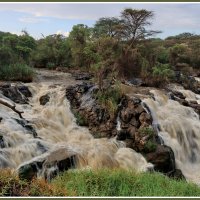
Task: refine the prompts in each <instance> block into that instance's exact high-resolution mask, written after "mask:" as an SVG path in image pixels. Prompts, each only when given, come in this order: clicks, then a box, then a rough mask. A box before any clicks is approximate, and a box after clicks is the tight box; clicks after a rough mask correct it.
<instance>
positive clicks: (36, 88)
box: [0, 71, 152, 171]
mask: <svg viewBox="0 0 200 200" xmlns="http://www.w3.org/2000/svg"><path fill="white" fill-rule="evenodd" d="M70 84H74V82H73V80H72V79H70V76H69V75H68V74H64V73H61V72H49V71H48V72H47V71H43V72H42V71H41V72H40V74H39V75H38V76H37V80H36V81H35V82H33V83H28V84H26V86H28V88H29V89H30V91H31V93H32V97H31V98H29V104H16V108H17V109H18V110H23V111H24V113H23V117H24V118H25V119H26V120H27V121H29V123H30V124H31V125H32V126H33V128H34V129H35V131H36V133H37V137H33V135H31V134H30V133H29V132H28V130H26V129H25V127H23V126H22V125H20V124H19V123H18V120H21V119H20V118H19V116H18V115H17V114H16V113H15V112H13V111H12V110H11V109H9V108H7V107H5V106H3V105H1V104H0V117H2V120H1V122H0V136H1V137H2V138H3V142H4V143H5V146H4V148H1V149H0V167H1V168H5V167H10V168H13V169H17V168H18V167H19V166H20V165H21V164H23V163H26V162H29V161H30V160H33V159H37V158H38V157H41V156H43V155H46V154H48V153H49V152H51V151H52V150H55V149H59V148H63V147H65V148H66V149H68V150H69V153H74V154H76V155H77V157H78V158H79V160H78V162H77V166H76V168H88V167H89V168H92V169H97V168H104V167H109V168H124V169H134V170H136V171H146V170H148V168H149V167H150V166H151V167H152V164H150V163H147V161H146V160H145V159H144V157H143V156H142V155H141V154H139V153H136V152H135V151H134V150H132V149H130V148H126V147H124V145H121V142H120V141H117V140H116V139H115V138H112V139H107V138H101V139H97V138H94V137H93V136H92V134H90V132H89V130H88V129H87V128H85V127H80V126H78V125H77V124H76V120H75V118H74V115H73V114H72V113H71V110H70V104H69V102H68V100H67V99H66V97H65V89H66V87H67V86H69V85H70ZM46 94H48V95H49V97H50V99H49V102H48V103H46V104H45V105H40V101H39V99H40V97H41V96H43V95H46ZM16 119H17V120H16Z"/></svg>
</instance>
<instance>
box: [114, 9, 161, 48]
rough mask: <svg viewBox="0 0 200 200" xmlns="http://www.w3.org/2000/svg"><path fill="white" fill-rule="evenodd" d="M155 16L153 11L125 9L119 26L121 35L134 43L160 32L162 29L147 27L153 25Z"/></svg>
mask: <svg viewBox="0 0 200 200" xmlns="http://www.w3.org/2000/svg"><path fill="white" fill-rule="evenodd" d="M153 16H154V14H153V12H152V11H147V10H144V9H142V10H135V9H131V8H127V9H125V10H124V11H122V13H121V19H122V21H121V26H120V27H118V31H119V32H120V34H121V37H122V38H123V39H124V40H127V41H130V43H131V45H133V44H134V43H135V42H136V41H139V40H142V39H145V38H147V37H150V36H153V35H155V34H157V33H160V31H154V30H147V29H146V27H147V26H149V25H151V20H152V18H153Z"/></svg>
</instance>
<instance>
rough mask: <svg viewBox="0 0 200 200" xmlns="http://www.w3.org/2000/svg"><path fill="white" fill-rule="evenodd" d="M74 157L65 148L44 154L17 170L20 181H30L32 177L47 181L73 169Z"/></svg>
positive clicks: (74, 164)
mask: <svg viewBox="0 0 200 200" xmlns="http://www.w3.org/2000/svg"><path fill="white" fill-rule="evenodd" d="M75 166H76V155H75V154H74V153H69V152H68V150H67V149H66V148H59V149H57V150H54V151H51V152H48V153H45V154H43V155H41V156H38V157H36V158H34V159H33V160H31V161H29V162H28V163H25V164H23V165H21V166H19V168H18V170H17V171H18V174H19V177H20V178H21V179H27V180H32V179H33V178H34V177H37V176H42V177H44V178H45V179H47V180H50V179H52V178H53V177H55V176H56V175H57V174H58V173H59V172H63V171H66V170H68V169H72V168H75Z"/></svg>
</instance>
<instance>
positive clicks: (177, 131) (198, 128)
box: [143, 88, 200, 185]
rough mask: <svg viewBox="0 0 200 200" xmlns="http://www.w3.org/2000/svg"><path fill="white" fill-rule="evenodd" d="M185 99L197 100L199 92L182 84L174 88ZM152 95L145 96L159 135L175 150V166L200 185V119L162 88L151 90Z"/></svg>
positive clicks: (145, 101) (188, 178)
mask: <svg viewBox="0 0 200 200" xmlns="http://www.w3.org/2000/svg"><path fill="white" fill-rule="evenodd" d="M176 89H177V90H179V91H180V92H181V93H183V94H184V95H185V96H186V98H188V100H197V101H198V102H199V95H196V94H194V93H193V92H191V91H188V90H184V89H183V88H176ZM150 92H151V93H152V94H153V95H154V99H152V98H147V99H144V101H143V102H144V103H145V104H146V105H147V106H148V107H149V109H150V112H151V115H152V117H153V120H154V124H159V129H160V130H159V135H160V136H161V137H162V139H163V140H164V143H165V144H166V145H168V146H170V147H171V148H172V149H173V151H174V154H175V160H176V166H177V168H179V169H181V170H182V172H183V174H184V175H185V177H186V179H187V180H190V181H193V182H195V183H197V184H199V185H200V174H199V170H200V153H199V152H200V119H199V115H198V114H197V113H196V112H195V111H194V110H193V109H192V108H190V107H185V106H182V105H181V104H179V103H178V102H176V101H174V100H171V99H169V98H168V96H167V94H165V93H164V91H161V90H152V91H150Z"/></svg>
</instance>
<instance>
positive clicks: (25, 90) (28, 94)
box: [18, 85, 32, 97]
mask: <svg viewBox="0 0 200 200" xmlns="http://www.w3.org/2000/svg"><path fill="white" fill-rule="evenodd" d="M18 90H19V91H20V92H21V93H22V94H23V95H24V96H25V97H32V93H31V92H30V90H29V89H28V87H27V86H25V85H19V86H18Z"/></svg>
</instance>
